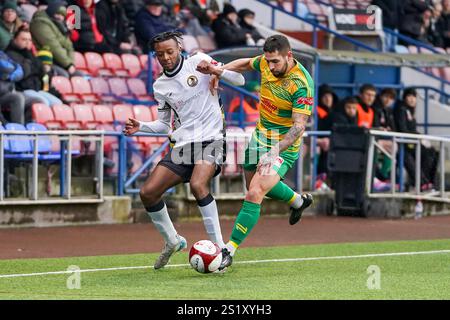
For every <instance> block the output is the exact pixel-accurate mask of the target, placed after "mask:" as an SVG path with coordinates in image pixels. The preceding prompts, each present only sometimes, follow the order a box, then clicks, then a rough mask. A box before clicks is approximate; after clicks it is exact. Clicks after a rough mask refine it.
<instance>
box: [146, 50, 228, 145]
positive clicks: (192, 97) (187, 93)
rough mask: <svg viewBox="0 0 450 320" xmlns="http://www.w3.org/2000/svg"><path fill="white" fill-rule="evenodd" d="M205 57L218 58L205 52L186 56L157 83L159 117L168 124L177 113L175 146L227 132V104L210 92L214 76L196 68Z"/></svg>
mask: <svg viewBox="0 0 450 320" xmlns="http://www.w3.org/2000/svg"><path fill="white" fill-rule="evenodd" d="M203 60H206V61H209V62H211V61H214V60H213V59H212V58H211V57H210V56H208V55H206V54H204V53H201V52H199V53H196V54H194V55H191V56H190V57H188V58H186V57H182V61H181V63H180V65H179V66H178V68H177V69H176V70H174V71H172V73H170V74H169V73H167V72H164V73H163V74H162V75H161V76H160V77H159V78H158V79H157V80H156V81H155V83H154V84H153V92H154V95H155V99H156V101H157V102H158V117H159V120H160V121H162V122H164V123H166V124H168V123H170V122H171V115H172V113H173V123H172V125H171V127H172V130H171V131H170V132H169V137H170V140H171V141H172V142H173V143H175V147H180V146H182V145H185V144H187V143H191V142H202V141H208V140H219V139H223V137H224V135H225V120H224V114H223V106H222V104H221V101H220V98H219V96H218V94H215V95H214V96H213V95H212V94H211V92H210V91H209V81H210V75H205V74H202V73H200V72H198V71H196V67H197V65H198V64H199V63H200V62H201V61H203Z"/></svg>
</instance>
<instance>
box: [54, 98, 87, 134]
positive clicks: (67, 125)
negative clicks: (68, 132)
mask: <svg viewBox="0 0 450 320" xmlns="http://www.w3.org/2000/svg"><path fill="white" fill-rule="evenodd" d="M52 108H53V114H54V115H55V120H56V121H59V122H61V124H62V126H63V128H64V129H81V123H80V122H79V121H77V120H76V119H75V115H74V113H73V109H72V108H71V107H69V106H68V105H65V104H61V105H54V106H53V107H52Z"/></svg>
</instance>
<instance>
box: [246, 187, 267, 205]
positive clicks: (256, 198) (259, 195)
mask: <svg viewBox="0 0 450 320" xmlns="http://www.w3.org/2000/svg"><path fill="white" fill-rule="evenodd" d="M263 198H264V191H263V189H262V188H260V187H259V186H252V187H250V189H249V190H248V192H247V195H246V196H245V200H247V201H250V202H254V203H260V202H261V201H262V199H263Z"/></svg>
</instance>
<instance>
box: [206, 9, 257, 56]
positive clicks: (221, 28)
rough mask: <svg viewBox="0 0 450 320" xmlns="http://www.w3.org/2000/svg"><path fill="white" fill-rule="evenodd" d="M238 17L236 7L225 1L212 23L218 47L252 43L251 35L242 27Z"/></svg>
mask: <svg viewBox="0 0 450 320" xmlns="http://www.w3.org/2000/svg"><path fill="white" fill-rule="evenodd" d="M238 19H239V17H238V15H237V11H236V9H235V8H234V7H233V6H232V5H231V4H229V3H226V4H225V5H224V8H223V12H222V13H221V14H220V15H219V17H218V18H217V19H216V20H214V22H213V24H212V30H213V31H214V33H215V39H216V43H217V46H218V47H219V48H227V47H234V46H246V45H251V43H253V38H252V35H251V34H250V33H249V32H247V31H246V30H244V29H242V27H241V26H240V25H239V23H238Z"/></svg>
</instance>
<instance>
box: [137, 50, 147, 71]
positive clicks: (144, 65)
mask: <svg viewBox="0 0 450 320" xmlns="http://www.w3.org/2000/svg"><path fill="white" fill-rule="evenodd" d="M139 62H140V63H141V68H142V69H143V70H146V69H147V68H148V55H147V54H141V55H140V56H139Z"/></svg>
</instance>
